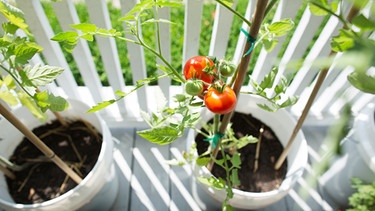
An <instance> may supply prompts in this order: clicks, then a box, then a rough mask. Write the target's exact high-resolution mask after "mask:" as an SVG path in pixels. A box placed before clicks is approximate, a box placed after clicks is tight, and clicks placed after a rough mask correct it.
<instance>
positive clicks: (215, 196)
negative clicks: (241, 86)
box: [189, 95, 308, 210]
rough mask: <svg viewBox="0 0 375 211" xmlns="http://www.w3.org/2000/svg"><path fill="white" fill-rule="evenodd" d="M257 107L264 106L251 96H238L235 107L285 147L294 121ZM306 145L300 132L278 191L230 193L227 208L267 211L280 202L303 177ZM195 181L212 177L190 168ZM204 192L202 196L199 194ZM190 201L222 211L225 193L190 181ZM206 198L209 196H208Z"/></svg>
mask: <svg viewBox="0 0 375 211" xmlns="http://www.w3.org/2000/svg"><path fill="white" fill-rule="evenodd" d="M257 103H262V104H263V103H266V101H265V100H264V99H262V98H260V97H257V96H252V95H241V96H240V98H239V101H238V104H237V108H236V111H238V112H242V113H247V114H248V113H250V112H251V114H252V115H253V116H254V117H255V118H257V119H259V120H261V121H263V122H264V123H265V124H266V125H268V126H269V127H270V128H271V129H272V130H273V131H274V132H275V134H276V136H277V137H278V138H279V139H280V141H281V143H282V144H283V146H285V145H286V144H287V142H288V140H289V138H290V136H291V134H292V131H293V129H294V126H295V125H296V121H295V120H294V119H293V118H292V117H291V116H290V115H289V113H288V112H287V111H285V110H279V111H277V112H273V113H271V112H268V111H265V110H263V109H261V108H259V107H258V106H257V105H256V104H257ZM212 117H213V115H212V113H210V112H203V114H202V118H203V121H208V120H209V119H211V118H212ZM194 137H195V135H194V134H193V133H191V134H190V137H189V138H190V140H189V141H194ZM307 156H308V152H307V144H306V140H305V138H304V135H303V133H302V132H299V133H298V135H297V136H296V139H295V140H294V143H293V145H292V148H291V149H290V151H289V154H288V156H287V162H288V165H287V166H288V169H287V174H286V178H285V179H284V181H283V182H282V184H281V185H280V187H279V188H278V189H277V190H273V191H269V192H262V193H256V192H246V191H241V190H238V189H233V192H234V197H233V198H232V199H231V200H230V201H229V202H230V204H231V205H232V206H233V207H235V208H239V209H260V208H263V207H267V206H269V205H271V204H273V203H275V202H277V201H279V200H280V199H282V198H283V197H284V196H285V195H286V194H287V193H288V191H289V190H290V189H291V188H293V186H294V184H295V183H296V181H297V180H298V179H299V178H300V177H301V176H302V174H303V170H304V167H305V166H306V164H307ZM193 172H194V176H195V177H211V176H212V174H211V173H210V172H209V171H208V169H207V168H206V167H200V166H198V165H193ZM201 190H203V192H202V191H201ZM192 191H193V197H194V198H195V200H196V202H197V203H198V204H199V205H200V207H201V208H202V209H204V210H212V209H215V208H219V207H221V202H222V201H223V200H224V199H225V197H226V191H225V190H216V189H214V188H212V187H209V186H206V185H204V184H202V183H200V182H198V181H197V180H196V178H193V182H192ZM207 195H208V196H207Z"/></svg>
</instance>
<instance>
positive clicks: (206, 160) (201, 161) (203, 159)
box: [195, 157, 211, 166]
mask: <svg viewBox="0 0 375 211" xmlns="http://www.w3.org/2000/svg"><path fill="white" fill-rule="evenodd" d="M210 160H211V159H210V158H209V157H198V158H197V159H196V160H195V162H196V164H197V165H198V166H206V165H207V164H208V163H209V162H210Z"/></svg>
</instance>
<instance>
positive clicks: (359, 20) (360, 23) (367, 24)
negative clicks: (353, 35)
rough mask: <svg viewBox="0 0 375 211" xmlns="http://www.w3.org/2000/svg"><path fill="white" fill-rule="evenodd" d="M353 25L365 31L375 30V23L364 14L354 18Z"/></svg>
mask: <svg viewBox="0 0 375 211" xmlns="http://www.w3.org/2000/svg"><path fill="white" fill-rule="evenodd" d="M352 23H353V24H354V25H355V26H357V27H358V28H360V29H362V30H365V31H367V30H374V29H375V22H374V21H371V20H370V19H368V18H366V17H365V16H364V15H363V14H360V15H358V16H356V17H354V19H353V21H352Z"/></svg>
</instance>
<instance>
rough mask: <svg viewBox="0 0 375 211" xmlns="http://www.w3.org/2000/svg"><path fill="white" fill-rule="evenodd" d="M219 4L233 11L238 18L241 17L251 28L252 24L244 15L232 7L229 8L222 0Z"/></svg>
mask: <svg viewBox="0 0 375 211" xmlns="http://www.w3.org/2000/svg"><path fill="white" fill-rule="evenodd" d="M216 2H217V3H219V4H220V5H221V6H223V7H225V8H227V9H228V10H229V11H231V12H232V13H233V14H235V15H236V16H237V17H239V18H240V19H241V20H243V22H245V23H246V24H247V25H248V26H251V22H250V21H249V20H247V19H246V18H245V17H244V16H243V15H241V14H239V13H238V12H237V11H236V10H234V9H233V8H232V7H230V6H228V5H227V4H225V3H224V2H223V1H221V0H216Z"/></svg>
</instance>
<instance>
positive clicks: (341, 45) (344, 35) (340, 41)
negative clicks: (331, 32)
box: [331, 30, 355, 52]
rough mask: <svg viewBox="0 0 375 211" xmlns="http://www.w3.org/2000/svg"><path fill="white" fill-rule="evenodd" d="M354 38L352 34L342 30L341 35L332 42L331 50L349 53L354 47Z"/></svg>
mask: <svg viewBox="0 0 375 211" xmlns="http://www.w3.org/2000/svg"><path fill="white" fill-rule="evenodd" d="M354 43H355V41H354V38H353V36H352V33H351V32H348V31H345V30H341V31H340V34H339V35H338V36H336V37H333V38H332V40H331V48H332V50H333V51H336V52H343V51H347V50H349V49H350V48H352V47H353V46H354Z"/></svg>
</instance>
